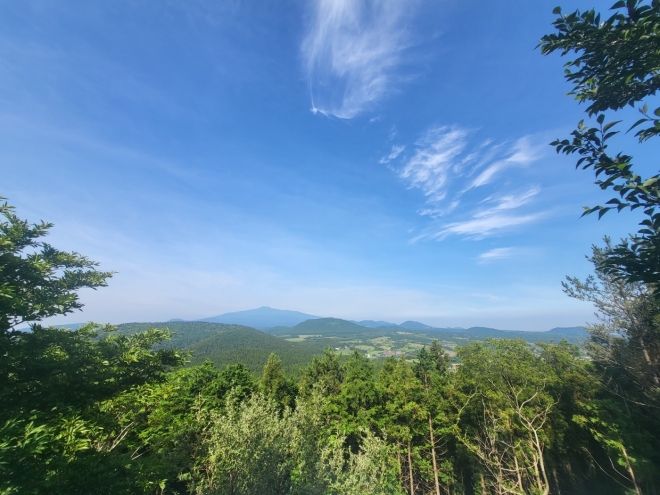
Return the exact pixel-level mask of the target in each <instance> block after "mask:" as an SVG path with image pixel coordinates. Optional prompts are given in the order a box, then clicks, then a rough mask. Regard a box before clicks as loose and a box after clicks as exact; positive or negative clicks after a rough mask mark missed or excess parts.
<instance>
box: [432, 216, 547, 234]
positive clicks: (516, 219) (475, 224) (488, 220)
mask: <svg viewBox="0 0 660 495" xmlns="http://www.w3.org/2000/svg"><path fill="white" fill-rule="evenodd" d="M539 218H541V215H540V214H532V215H491V216H482V217H473V218H471V219H469V220H465V221H463V222H453V223H449V224H447V225H445V226H444V227H443V228H442V229H441V230H440V231H439V232H437V233H435V234H433V235H432V236H430V237H431V238H433V239H444V238H445V237H447V236H448V235H450V234H457V235H464V236H467V237H470V238H472V239H483V238H484V237H486V236H489V235H491V234H493V233H494V232H495V231H500V230H502V229H508V228H511V227H518V226H520V225H524V224H526V223H530V222H533V221H535V220H538V219H539Z"/></svg>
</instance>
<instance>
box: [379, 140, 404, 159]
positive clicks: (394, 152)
mask: <svg viewBox="0 0 660 495" xmlns="http://www.w3.org/2000/svg"><path fill="white" fill-rule="evenodd" d="M405 149H406V147H405V146H403V145H396V144H395V145H394V146H392V151H390V153H389V154H388V155H387V156H384V157H383V158H381V159H380V163H389V162H391V161H392V160H396V158H397V157H398V156H399V155H400V154H401V153H403V151H404V150H405Z"/></svg>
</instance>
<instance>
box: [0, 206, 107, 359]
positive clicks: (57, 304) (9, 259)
mask: <svg viewBox="0 0 660 495" xmlns="http://www.w3.org/2000/svg"><path fill="white" fill-rule="evenodd" d="M2 199H4V198H1V197H0V200H2ZM0 215H1V216H2V217H4V219H3V220H2V221H0V337H1V338H2V339H4V341H5V345H6V340H7V339H8V338H10V337H11V335H13V334H14V333H15V327H16V326H17V325H20V324H23V323H28V322H33V321H39V320H42V319H44V318H48V317H49V316H54V315H63V314H67V313H71V312H73V311H74V310H76V309H80V308H82V306H83V305H82V303H81V302H80V301H79V299H78V294H77V293H76V291H78V290H79V289H83V288H90V289H95V288H96V287H104V286H106V285H107V279H108V278H110V277H112V272H101V271H97V270H96V267H97V266H98V263H95V262H93V261H90V260H89V259H88V258H86V257H85V256H82V255H80V254H78V253H75V252H74V253H67V252H64V251H59V250H57V249H55V248H54V247H52V246H51V245H49V244H47V243H45V242H43V241H40V240H39V239H40V238H41V237H44V236H45V235H47V234H48V230H49V229H50V228H51V227H52V226H53V225H52V224H50V223H46V222H41V223H38V224H29V223H28V222H27V221H26V220H21V219H20V218H18V217H17V216H16V214H15V213H14V208H13V207H12V206H9V205H8V204H7V203H6V202H5V203H4V204H2V205H0ZM2 351H5V349H0V352H2ZM3 354H4V352H3Z"/></svg>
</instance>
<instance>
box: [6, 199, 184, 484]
mask: <svg viewBox="0 0 660 495" xmlns="http://www.w3.org/2000/svg"><path fill="white" fill-rule="evenodd" d="M0 213H1V215H2V217H3V218H4V219H3V221H0V401H1V402H2V405H3V406H2V409H1V410H0V491H1V492H2V493H8V494H9V493H71V494H74V493H90V492H94V491H96V492H97V493H131V492H132V491H134V487H133V486H132V485H131V483H132V482H131V477H130V476H129V475H128V470H127V468H126V465H125V464H124V463H123V462H122V459H121V458H119V457H116V456H114V454H113V453H111V451H112V448H111V447H112V445H111V443H108V440H109V438H110V437H109V436H108V428H110V429H111V428H112V425H111V424H109V423H108V422H107V421H106V419H107V417H102V416H103V415H102V414H101V415H99V410H98V408H97V404H98V402H99V401H103V400H106V399H108V398H110V397H113V396H115V395H117V394H119V393H121V392H123V391H125V390H126V389H128V388H130V387H132V386H136V385H140V384H143V383H145V382H147V381H159V380H162V379H163V378H164V375H165V373H166V372H167V371H168V370H169V369H171V368H172V367H176V366H179V365H181V364H182V363H183V362H184V359H185V356H184V355H182V354H181V353H179V352H177V351H173V350H158V351H154V350H153V349H152V347H153V346H154V344H157V343H159V342H162V341H163V340H164V339H166V338H168V337H169V332H168V331H166V330H155V329H153V330H149V331H147V332H143V333H140V334H135V335H131V336H125V335H117V334H113V333H112V332H113V330H114V329H113V328H112V327H110V326H99V325H95V324H93V323H90V324H88V325H85V326H83V327H82V328H79V329H77V330H74V331H71V330H66V329H58V328H53V327H43V326H42V325H40V324H38V323H37V322H38V321H39V320H41V319H43V318H47V317H49V316H53V315H58V314H66V313H70V312H72V311H73V310H76V309H80V308H81V307H82V304H81V302H80V301H79V300H78V294H77V292H76V291H78V290H79V289H83V288H96V287H102V286H105V285H106V280H107V279H108V278H109V277H110V276H111V275H112V274H111V273H110V272H100V271H97V270H96V266H97V264H96V263H94V262H92V261H90V260H89V259H87V258H85V257H84V256H81V255H80V254H78V253H66V252H62V251H58V250H57V249H55V248H53V247H52V246H50V245H49V244H47V243H45V242H43V241H41V240H40V238H41V237H43V236H45V235H46V234H47V233H48V230H49V229H50V227H51V224H47V223H44V222H41V223H40V224H32V225H31V224H29V223H28V222H27V221H24V220H20V219H19V218H18V217H17V216H16V215H15V214H14V210H13V208H12V207H10V206H8V205H7V204H6V203H5V204H3V205H2V206H0ZM24 323H31V331H20V330H17V329H16V327H17V326H18V325H21V324H24ZM117 461H118V462H117ZM81 472H85V473H86V476H80V473H81Z"/></svg>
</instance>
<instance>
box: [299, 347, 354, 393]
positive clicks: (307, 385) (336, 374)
mask: <svg viewBox="0 0 660 495" xmlns="http://www.w3.org/2000/svg"><path fill="white" fill-rule="evenodd" d="M340 358H341V356H340V355H339V354H337V353H335V352H334V351H333V350H332V348H328V349H326V350H325V351H324V352H323V356H321V357H318V356H314V357H313V358H312V362H311V363H309V365H308V366H307V367H306V368H304V369H303V370H302V372H301V377H300V384H299V386H300V393H301V395H303V396H308V395H310V394H311V393H312V392H313V391H314V390H319V391H320V392H321V393H322V394H323V395H326V396H327V395H337V394H338V393H339V390H340V387H341V383H342V381H343V380H344V370H343V369H342V367H341V363H340Z"/></svg>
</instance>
